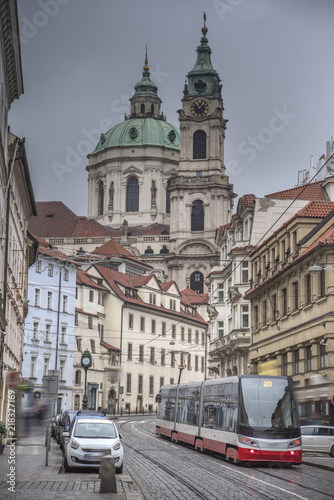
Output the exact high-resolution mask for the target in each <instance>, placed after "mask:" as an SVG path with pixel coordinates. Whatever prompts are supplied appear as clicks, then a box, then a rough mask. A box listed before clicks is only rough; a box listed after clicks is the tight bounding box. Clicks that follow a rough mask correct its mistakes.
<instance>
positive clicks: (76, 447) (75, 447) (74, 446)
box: [71, 439, 80, 450]
mask: <svg viewBox="0 0 334 500" xmlns="http://www.w3.org/2000/svg"><path fill="white" fill-rule="evenodd" d="M79 446H80V445H79V443H77V442H76V441H75V440H74V439H72V441H71V448H74V449H75V450H77V449H78V448H79Z"/></svg>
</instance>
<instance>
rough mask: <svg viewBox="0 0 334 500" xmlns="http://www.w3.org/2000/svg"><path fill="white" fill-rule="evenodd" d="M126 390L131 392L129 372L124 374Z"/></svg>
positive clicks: (128, 392)
mask: <svg viewBox="0 0 334 500" xmlns="http://www.w3.org/2000/svg"><path fill="white" fill-rule="evenodd" d="M126 392H127V394H131V373H127V374H126Z"/></svg>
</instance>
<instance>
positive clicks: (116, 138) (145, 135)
mask: <svg viewBox="0 0 334 500" xmlns="http://www.w3.org/2000/svg"><path fill="white" fill-rule="evenodd" d="M122 146H123V147H124V146H160V147H165V148H170V149H174V150H177V151H179V149H180V131H179V129H178V128H177V127H174V125H171V124H170V123H168V122H166V121H164V120H157V119H156V118H129V119H126V120H125V121H124V122H122V123H119V124H118V125H115V126H114V127H112V128H111V129H110V130H108V132H106V133H105V134H101V137H100V140H99V142H98V144H97V146H96V148H95V149H94V151H93V154H94V153H99V152H101V151H104V150H105V149H108V148H114V147H122Z"/></svg>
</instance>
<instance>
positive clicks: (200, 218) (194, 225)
mask: <svg viewBox="0 0 334 500" xmlns="http://www.w3.org/2000/svg"><path fill="white" fill-rule="evenodd" d="M191 231H204V208H203V202H202V201H201V200H195V201H194V202H193V204H192V209H191Z"/></svg>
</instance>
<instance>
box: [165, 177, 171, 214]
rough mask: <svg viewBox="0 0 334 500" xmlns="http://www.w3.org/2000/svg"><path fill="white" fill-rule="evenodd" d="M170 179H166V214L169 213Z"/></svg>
mask: <svg viewBox="0 0 334 500" xmlns="http://www.w3.org/2000/svg"><path fill="white" fill-rule="evenodd" d="M169 188H170V179H168V181H167V188H166V214H170V192H169Z"/></svg>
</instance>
